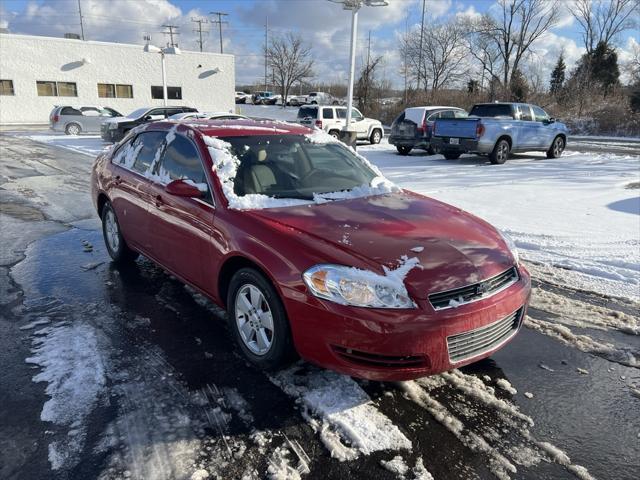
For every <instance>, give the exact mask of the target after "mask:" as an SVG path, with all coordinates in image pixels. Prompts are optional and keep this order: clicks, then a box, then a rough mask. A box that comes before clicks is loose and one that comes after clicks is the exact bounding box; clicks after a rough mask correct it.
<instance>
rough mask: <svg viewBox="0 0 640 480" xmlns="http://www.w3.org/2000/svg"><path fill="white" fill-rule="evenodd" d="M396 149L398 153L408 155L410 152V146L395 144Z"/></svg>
mask: <svg viewBox="0 0 640 480" xmlns="http://www.w3.org/2000/svg"><path fill="white" fill-rule="evenodd" d="M396 150H398V154H400V155H409V154H410V153H411V147H405V146H404V145H396Z"/></svg>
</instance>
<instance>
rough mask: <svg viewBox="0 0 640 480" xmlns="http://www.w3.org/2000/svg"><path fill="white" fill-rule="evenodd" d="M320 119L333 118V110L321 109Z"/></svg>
mask: <svg viewBox="0 0 640 480" xmlns="http://www.w3.org/2000/svg"><path fill="white" fill-rule="evenodd" d="M322 118H333V108H323V109H322Z"/></svg>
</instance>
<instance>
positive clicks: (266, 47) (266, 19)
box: [264, 16, 269, 90]
mask: <svg viewBox="0 0 640 480" xmlns="http://www.w3.org/2000/svg"><path fill="white" fill-rule="evenodd" d="M268 55H269V17H268V16H266V17H264V89H265V90H267V57H268Z"/></svg>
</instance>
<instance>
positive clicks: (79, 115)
mask: <svg viewBox="0 0 640 480" xmlns="http://www.w3.org/2000/svg"><path fill="white" fill-rule="evenodd" d="M115 117H122V114H121V113H120V112H118V111H116V110H114V109H113V108H110V107H101V106H97V105H84V106H81V107H78V106H75V107H73V106H71V105H56V106H55V107H53V110H51V113H50V114H49V128H50V129H51V130H55V131H57V132H64V133H66V134H67V135H79V134H80V133H83V132H84V133H96V132H99V131H100V124H101V123H102V122H103V121H104V120H105V119H107V118H115Z"/></svg>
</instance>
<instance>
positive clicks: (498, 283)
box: [429, 267, 520, 310]
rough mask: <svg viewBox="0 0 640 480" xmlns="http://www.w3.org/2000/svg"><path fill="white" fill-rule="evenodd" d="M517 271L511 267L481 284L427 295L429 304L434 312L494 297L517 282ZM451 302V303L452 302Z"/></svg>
mask: <svg viewBox="0 0 640 480" xmlns="http://www.w3.org/2000/svg"><path fill="white" fill-rule="evenodd" d="M519 278H520V277H519V276H518V269H517V268H516V267H511V268H510V269H508V270H505V271H504V272H502V273H499V274H498V275H495V276H493V277H491V278H488V279H487V280H483V281H482V282H478V283H474V284H471V285H467V286H464V287H460V288H455V289H453V290H446V291H444V292H438V293H432V294H431V295H429V302H431V305H432V306H433V308H434V309H436V310H443V309H445V308H452V307H457V306H459V305H464V304H465V303H471V302H475V301H478V300H482V299H483V298H487V297H490V296H491V295H495V294H496V293H498V292H501V291H502V290H504V289H505V288H508V287H510V286H511V285H513V284H514V283H516V282H517V281H518V280H519ZM452 300H453V302H452Z"/></svg>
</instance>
